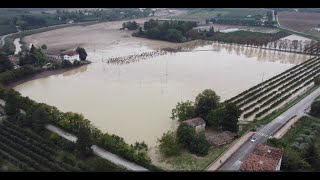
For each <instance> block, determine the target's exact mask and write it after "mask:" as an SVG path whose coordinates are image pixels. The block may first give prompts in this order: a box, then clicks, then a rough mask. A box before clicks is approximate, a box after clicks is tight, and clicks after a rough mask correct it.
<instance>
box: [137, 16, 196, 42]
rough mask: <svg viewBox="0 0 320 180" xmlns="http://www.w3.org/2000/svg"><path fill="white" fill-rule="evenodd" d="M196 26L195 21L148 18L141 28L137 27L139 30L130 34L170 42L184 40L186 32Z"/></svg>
mask: <svg viewBox="0 0 320 180" xmlns="http://www.w3.org/2000/svg"><path fill="white" fill-rule="evenodd" d="M196 26H197V23H196V22H189V21H176V20H175V21H173V20H171V21H159V20H154V19H150V20H149V21H146V22H145V23H144V26H143V30H142V28H139V31H138V32H135V33H133V34H132V35H133V36H138V37H146V38H150V39H158V40H166V41H171V42H184V41H186V40H187V37H186V36H187V35H186V33H187V32H188V31H189V30H191V29H192V28H194V27H196Z"/></svg>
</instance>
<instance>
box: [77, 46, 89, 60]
mask: <svg viewBox="0 0 320 180" xmlns="http://www.w3.org/2000/svg"><path fill="white" fill-rule="evenodd" d="M76 51H77V53H78V54H79V57H80V60H82V61H84V60H86V58H87V56H88V54H87V52H86V50H85V49H84V48H82V47H78V48H77V49H76Z"/></svg>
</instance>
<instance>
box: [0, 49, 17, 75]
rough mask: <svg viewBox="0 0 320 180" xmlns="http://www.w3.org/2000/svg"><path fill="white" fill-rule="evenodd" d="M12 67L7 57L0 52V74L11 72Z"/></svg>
mask: <svg viewBox="0 0 320 180" xmlns="http://www.w3.org/2000/svg"><path fill="white" fill-rule="evenodd" d="M13 66H14V65H13V63H12V62H11V61H10V60H9V58H8V56H7V55H6V54H4V53H2V52H0V73H1V72H4V71H7V70H12V69H13Z"/></svg>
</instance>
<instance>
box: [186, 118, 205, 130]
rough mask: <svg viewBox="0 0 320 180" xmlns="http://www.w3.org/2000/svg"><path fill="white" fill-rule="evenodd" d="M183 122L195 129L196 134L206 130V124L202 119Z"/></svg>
mask: <svg viewBox="0 0 320 180" xmlns="http://www.w3.org/2000/svg"><path fill="white" fill-rule="evenodd" d="M183 122H184V123H187V124H188V125H190V126H192V127H193V128H195V130H196V132H201V131H204V130H205V128H206V122H205V121H204V120H203V119H202V118H201V117H197V118H193V119H189V120H186V121H183Z"/></svg>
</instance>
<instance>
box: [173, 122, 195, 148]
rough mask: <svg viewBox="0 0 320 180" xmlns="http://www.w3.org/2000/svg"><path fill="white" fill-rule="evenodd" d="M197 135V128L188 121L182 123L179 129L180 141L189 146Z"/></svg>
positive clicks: (178, 137) (178, 136)
mask: <svg viewBox="0 0 320 180" xmlns="http://www.w3.org/2000/svg"><path fill="white" fill-rule="evenodd" d="M195 135H196V130H195V129H194V128H193V127H191V126H189V125H188V124H186V123H181V124H180V126H179V127H178V129H177V139H178V142H179V143H180V144H181V145H182V146H184V147H187V146H188V145H189V144H190V142H191V141H192V139H193V138H194V137H195Z"/></svg>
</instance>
